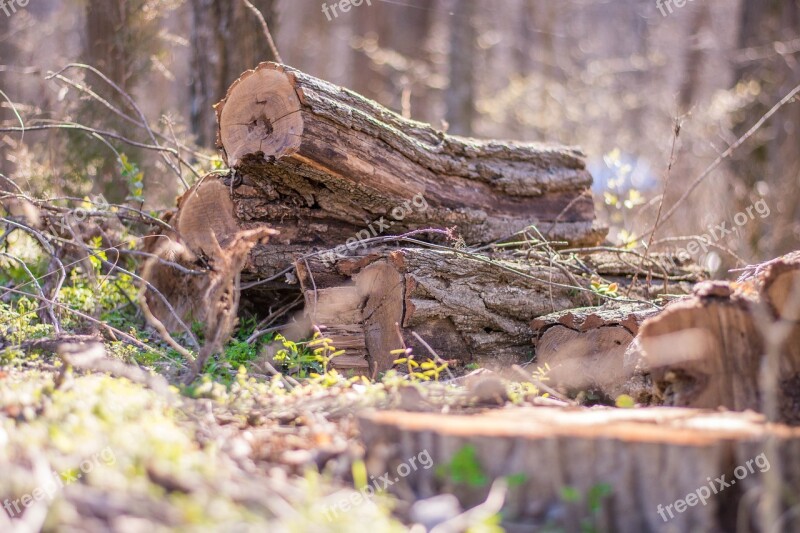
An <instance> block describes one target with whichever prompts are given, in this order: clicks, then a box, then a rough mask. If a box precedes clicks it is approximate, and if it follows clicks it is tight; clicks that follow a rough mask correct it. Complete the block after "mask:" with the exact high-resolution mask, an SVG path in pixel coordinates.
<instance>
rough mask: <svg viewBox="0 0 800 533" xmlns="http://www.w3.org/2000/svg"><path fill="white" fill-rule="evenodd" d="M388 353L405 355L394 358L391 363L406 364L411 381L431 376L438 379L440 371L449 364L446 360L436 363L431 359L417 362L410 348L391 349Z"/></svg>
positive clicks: (426, 378)
mask: <svg viewBox="0 0 800 533" xmlns="http://www.w3.org/2000/svg"><path fill="white" fill-rule="evenodd" d="M390 353H391V354H392V355H404V356H405V357H401V358H400V359H395V360H394V361H393V363H394V364H395V365H406V369H407V370H408V378H409V379H410V380H412V381H415V380H419V381H430V380H431V378H433V379H434V380H435V381H439V376H440V375H441V374H442V372H444V371H445V370H447V368H448V366H449V365H448V363H447V362H442V363H441V364H437V363H436V362H435V361H433V360H428V361H424V362H422V363H418V362H417V361H416V360H415V356H414V354H413V353H411V348H402V349H400V350H392V351H391V352H390Z"/></svg>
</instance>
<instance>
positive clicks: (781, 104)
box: [629, 85, 800, 243]
mask: <svg viewBox="0 0 800 533" xmlns="http://www.w3.org/2000/svg"><path fill="white" fill-rule="evenodd" d="M798 94H800V85H798V86H797V87H795V88H794V89H792V90H791V91H790V92H789V94H787V95H786V96H784V97H783V98H782V99H781V101H780V102H778V103H777V104H775V106H773V108H772V109H770V110H769V111H767V113H766V114H765V115H764V116H762V117H761V118H760V119H759V120H758V122H756V123H755V124H754V125H753V127H752V128H750V129H749V130H748V131H747V133H745V134H744V135H742V136H741V137H739V139H738V140H737V141H736V142H735V143H733V144H732V145H731V146H730V147H728V149H727V150H725V151H724V152H723V153H722V154H721V155H720V156H719V157H717V158H716V159H715V160H714V162H713V163H711V165H709V166H708V168H706V169H705V170H704V171H703V172H702V173H701V174H700V175H699V176H698V177H697V178H695V180H694V181H693V182H692V183H691V185H689V187H688V188H687V189H686V191H684V193H683V194H682V195H681V197H680V198H678V201H677V202H675V204H674V205H673V206H672V207H671V208H670V209H669V211H667V213H666V214H665V215H664V216H663V217H662V218H661V222H660V224H659V225H663V224H665V223H666V222H667V221H668V220H669V219H670V218H672V216H673V215H674V214H675V213H676V212H677V210H678V208H679V207H680V206H681V204H683V202H685V201H686V200H687V199H688V198H689V196H691V195H692V193H693V192H694V190H695V189H697V187H699V186H700V184H701V183H702V182H703V181H705V179H706V178H708V176H709V175H711V173H712V172H714V171H715V170H716V169H717V168H718V167H719V166H720V165H721V164H722V162H723V161H725V160H726V159H728V158H729V157H730V156H731V155H732V154H733V153H734V152H735V151H736V150H738V149H739V147H740V146H742V145H743V144H744V143H745V142H746V141H747V140H748V139H749V138H750V137H752V136H753V135H754V134H755V133H756V132H757V131H758V130H759V129H761V126H763V125H764V123H765V122H767V120H769V119H770V118H772V116H773V115H775V113H777V112H778V111H779V110H780V109H781V108H782V107H784V106H785V105H786V104H788V103H789V102H791V101H792V100H793V99H794V97H795V96H797V95H798ZM656 230H658V225H655V226H653V227H652V228H650V229H648V230H647V231H645V232H643V233H642V234H641V235H639V236H637V237H635V238H633V239H630V241H629V243H631V242H636V241H638V240H639V239H641V238H642V237H644V236H645V235H649V234H651V233H655V231H656Z"/></svg>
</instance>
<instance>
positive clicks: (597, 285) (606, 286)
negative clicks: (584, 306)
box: [592, 277, 619, 298]
mask: <svg viewBox="0 0 800 533" xmlns="http://www.w3.org/2000/svg"><path fill="white" fill-rule="evenodd" d="M592 292H594V293H597V294H599V295H601V296H607V297H609V298H619V285H618V284H616V283H606V282H605V281H603V280H601V279H600V278H597V277H594V278H592Z"/></svg>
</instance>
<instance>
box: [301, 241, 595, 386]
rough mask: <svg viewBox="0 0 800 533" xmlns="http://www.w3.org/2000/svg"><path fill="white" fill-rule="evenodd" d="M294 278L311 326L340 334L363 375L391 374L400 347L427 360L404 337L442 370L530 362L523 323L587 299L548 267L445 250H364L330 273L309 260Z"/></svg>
mask: <svg viewBox="0 0 800 533" xmlns="http://www.w3.org/2000/svg"><path fill="white" fill-rule="evenodd" d="M511 267H513V268H514V269H516V270H517V273H514V272H513V271H511V270H509V268H511ZM297 270H298V277H299V280H300V284H301V286H302V288H303V291H304V294H305V299H306V314H307V315H308V316H309V317H310V318H311V321H312V322H313V323H315V324H318V325H323V326H325V327H326V328H327V331H328V333H329V334H332V335H335V336H337V338H338V339H339V340H342V335H340V333H342V332H346V335H345V336H347V337H348V338H349V339H350V340H348V341H347V342H348V344H350V345H353V346H357V348H356V349H354V350H353V351H352V353H348V355H362V353H363V356H364V357H365V358H366V360H367V361H369V364H370V366H371V368H372V373H373V375H374V374H375V373H377V372H383V371H385V370H388V369H389V368H391V367H392V361H393V360H394V359H396V357H394V356H392V355H391V353H390V352H391V351H392V350H397V349H401V348H403V347H404V344H405V346H409V347H411V348H412V349H413V350H414V353H415V354H417V355H418V356H420V357H427V356H429V355H430V354H429V353H428V350H427V348H425V347H424V346H423V345H422V344H421V343H420V342H419V341H418V340H417V339H416V338H415V337H414V335H413V333H412V332H416V333H417V334H418V335H420V336H422V337H423V338H424V339H425V340H426V341H427V342H428V344H429V345H430V346H431V347H432V348H433V350H435V351H436V353H437V354H438V355H439V356H440V357H442V358H444V359H447V360H456V361H460V362H462V363H467V362H471V361H474V360H475V358H476V357H478V356H483V355H486V356H489V357H490V358H491V359H490V360H487V361H486V363H487V364H489V365H490V366H492V367H498V366H508V365H510V364H512V363H518V362H522V361H526V360H530V359H531V357H532V355H533V353H532V352H533V347H532V337H533V333H532V330H531V328H530V322H531V320H532V319H534V318H535V317H537V316H541V315H545V314H547V313H550V312H552V311H553V310H554V309H555V310H560V309H568V308H572V307H575V306H577V305H581V304H585V302H586V297H587V296H586V294H585V293H582V292H580V291H578V290H576V289H573V288H571V284H572V283H573V282H572V281H571V280H570V279H569V278H568V277H567V276H566V275H564V273H563V272H561V271H560V270H558V269H556V268H554V267H550V266H546V265H544V266H543V265H535V264H532V263H524V262H517V263H513V262H502V261H494V262H492V261H490V260H489V259H488V258H485V257H480V256H472V255H469V254H466V253H459V252H458V251H449V250H438V249H426V248H403V249H400V250H394V251H392V250H391V249H374V250H368V251H365V252H364V254H363V255H356V256H353V257H347V258H339V259H337V260H335V261H334V262H333V263H327V262H326V261H324V260H323V259H321V258H320V257H314V258H310V259H308V260H303V261H299V262H298V263H297ZM590 301H591V297H590ZM334 345H335V346H336V347H337V348H342V347H341V346H339V345H337V344H335V342H334ZM362 347H363V350H364V352H361V350H362Z"/></svg>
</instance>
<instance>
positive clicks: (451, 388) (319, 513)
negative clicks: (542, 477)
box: [0, 267, 543, 533]
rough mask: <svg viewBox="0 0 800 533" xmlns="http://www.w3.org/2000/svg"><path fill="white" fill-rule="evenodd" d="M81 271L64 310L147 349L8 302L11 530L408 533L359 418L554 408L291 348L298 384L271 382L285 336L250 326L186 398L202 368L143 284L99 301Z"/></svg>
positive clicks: (1, 373)
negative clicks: (165, 336)
mask: <svg viewBox="0 0 800 533" xmlns="http://www.w3.org/2000/svg"><path fill="white" fill-rule="evenodd" d="M98 273H99V272H98ZM16 274H19V272H15V271H14V269H12V268H10V267H9V268H8V269H6V270H4V271H3V273H2V274H0V275H2V276H3V277H4V278H5V279H0V282H2V285H3V286H6V287H9V286H16V287H19V286H21V285H25V283H24V281H23V280H24V277H22V276H20V277H15V276H16ZM81 274H82V273H81V272H80V271H79V269H76V271H75V272H74V273H73V275H72V276H71V277H70V281H69V282H68V283H67V285H66V286H65V287H64V288H63V289H62V292H61V294H62V303H63V305H64V306H65V307H64V309H67V308H69V309H72V310H82V311H84V312H87V313H92V314H94V315H95V316H98V317H99V318H100V320H101V321H102V322H103V323H104V324H108V325H110V326H112V327H113V328H114V331H124V332H126V333H127V334H128V335H130V336H131V337H132V338H134V339H136V340H137V341H138V342H139V343H140V344H139V346H135V345H132V344H131V343H130V342H120V341H115V340H114V339H113V333H108V331H107V330H106V331H104V334H102V335H101V334H100V333H99V330H97V329H96V326H95V325H93V324H91V323H88V322H86V321H85V320H83V319H81V318H80V317H79V316H76V315H75V314H73V313H71V312H63V313H60V318H61V326H62V327H63V331H61V332H60V333H56V332H55V331H54V329H53V327H52V326H51V325H49V324H45V323H44V322H43V321H42V320H41V319H40V316H39V314H40V313H44V311H43V308H42V307H40V306H39V305H38V303H37V301H36V298H35V294H33V290H32V288H31V292H32V294H31V295H28V296H20V295H17V296H13V297H7V298H6V299H5V300H4V301H2V302H0V465H2V471H3V475H2V478H0V495H3V496H4V497H5V498H7V499H5V501H0V505H3V506H4V507H5V508H4V512H2V513H0V530H2V531H14V532H18V533H21V532H28V531H30V532H34V531H39V530H40V529H43V530H44V531H90V532H91V531H108V530H115V531H148V532H155V531H167V530H181V531H209V530H213V531H264V530H265V527H266V526H269V530H270V531H298V532H301V531H359V530H362V529H363V527H364V524H369V527H370V529H371V530H372V531H374V532H376V533H378V532H383V531H404V530H406V529H407V527H406V526H404V525H403V521H406V520H408V516H409V506H410V504H411V503H412V502H411V501H409V500H408V499H405V500H401V499H397V498H395V497H392V496H390V495H388V494H383V493H380V494H376V495H374V496H372V497H369V498H363V497H360V495H358V493H357V491H356V489H357V488H364V487H365V486H366V485H368V484H369V483H370V482H369V481H368V480H367V474H366V468H365V464H364V459H363V458H364V448H363V444H362V443H361V441H360V440H359V432H358V421H357V418H358V413H359V412H362V411H363V410H365V409H389V408H398V407H399V408H404V409H410V410H415V409H417V408H418V407H419V405H420V404H424V405H425V407H426V408H427V409H432V410H439V411H441V410H443V409H444V410H450V409H466V410H469V411H474V410H476V409H485V408H487V406H489V405H491V404H495V407H496V406H498V405H502V404H526V403H531V402H536V401H541V397H540V396H539V390H537V388H536V387H535V386H534V385H533V384H532V383H516V384H512V385H510V386H509V388H507V389H504V390H501V391H500V392H499V393H497V391H494V392H492V391H489V392H488V393H481V394H477V395H476V394H466V393H465V391H466V390H467V389H468V387H469V384H468V380H466V381H465V380H464V379H458V378H456V379H453V378H452V376H451V375H449V370H448V369H443V368H441V367H437V366H436V365H425V368H427V369H429V370H424V372H427V375H425V374H424V373H423V369H422V368H416V367H414V365H415V364H416V363H414V362H409V361H407V360H401V364H399V365H398V368H399V369H400V370H399V371H391V372H389V373H387V374H386V375H384V376H383V377H382V379H381V380H380V381H378V382H374V383H373V382H369V381H367V380H365V379H363V378H347V377H345V376H342V375H339V374H337V373H336V372H335V371H330V370H327V368H324V366H325V363H324V357H322V358H321V357H319V354H320V353H323V354H324V353H326V352H325V349H321V352H320V349H319V348H318V349H317V353H316V355H315V353H314V346H315V345H314V344H312V345H311V346H308V345H295V344H293V343H290V342H288V341H286V342H285V343H284V344H283V351H282V352H279V357H278V360H279V361H281V360H282V361H283V370H285V371H286V375H283V374H281V375H274V376H269V375H267V374H266V373H263V367H262V366H261V365H260V364H259V360H260V358H261V357H263V353H264V349H265V346H266V345H268V344H270V343H274V342H275V339H274V337H273V336H272V335H270V336H266V337H264V338H262V339H260V340H259V342H256V343H250V344H248V343H247V341H246V339H248V337H250V335H251V334H252V331H253V328H254V326H255V323H254V322H252V323H250V322H248V321H244V322H243V323H242V324H240V326H239V328H238V330H237V332H236V335H235V338H234V339H232V340H231V341H230V342H229V344H228V345H227V347H226V348H225V351H224V353H223V354H221V355H220V356H219V357H217V358H215V359H214V360H213V361H211V362H210V363H209V364H208V365H207V366H206V368H205V370H204V372H203V373H202V374H201V376H200V377H199V378H198V379H197V380H196V381H195V382H193V383H192V384H191V385H188V386H186V385H182V384H180V376H181V375H182V374H183V373H185V371H186V368H187V366H188V365H187V363H186V361H184V360H183V359H182V357H181V356H180V355H178V354H177V352H175V351H174V350H172V349H170V348H169V347H168V346H167V345H165V344H162V342H161V341H160V339H158V338H157V337H156V336H155V333H148V332H147V330H146V329H145V327H144V321H143V319H142V317H141V316H140V314H139V311H138V307H137V306H136V305H134V304H133V302H134V301H135V288H134V286H133V284H132V283H131V279H130V278H127V277H126V276H125V275H120V276H111V277H106V278H102V279H100V281H99V285H98V286H96V287H94V288H92V287H90V286H89V285H88V283H90V282H89V281H88V279H89V278H88V277H87V276H85V275H81ZM84 274H85V273H84ZM28 279H29V278H28ZM27 286H28V287H30V284H27ZM178 339H179V340H180V337H178ZM279 345H280V342H279ZM316 345H317V346H319V343H318V344H316ZM281 358H283V359H281ZM273 360H274V359H273ZM98 361H100V362H101V363H102V364H101V363H99V362H98ZM406 369H410V370H411V372H412V375H409V374H408V372H407V371H406ZM468 370H472V369H471V368H470V369H464V370H462V373H465V372H466V371H468ZM445 371H447V373H445ZM479 372H480V371H479ZM292 374H293V375H294V376H295V377H289V376H290V375H292ZM413 374H416V375H413ZM122 376H125V377H122ZM538 378H539V379H543V376H541V375H539V376H538ZM523 381H524V380H523ZM532 381H534V380H533V379H532ZM496 393H497V394H496ZM493 395H495V396H493ZM501 396H502V397H501ZM430 466H431V465H427V466H426V467H430ZM445 466H446V465H445ZM468 466H469V468H470V469H472V470H475V469H479V468H480V465H476V464H470V465H468ZM437 468H438V469H439V471H440V472H439V473H440V474H441V475H442V476H447V475H448V474H447V469H446V468H444V469H443V468H442V465H437ZM437 475H438V474H437ZM379 492H380V491H379ZM354 499H355V500H358V504H357V505H355V504H352V505H351V504H348V503H347V502H348V501H355V500H354ZM344 509H346V512H344ZM481 522H482V523H476V524H475V529H474V530H475V531H498V529H496V527H497V526H496V525H495V524H497V523H498V517H496V516H492V517H488V518H487V519H486V520H483V521H481Z"/></svg>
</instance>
